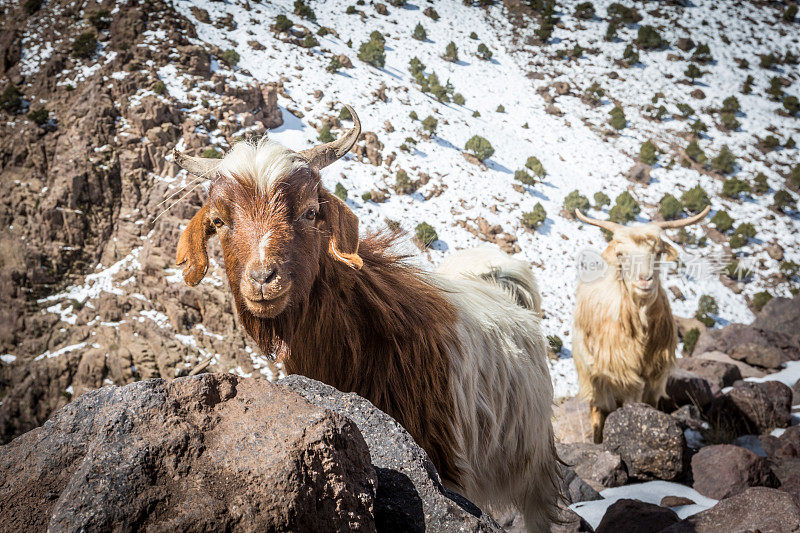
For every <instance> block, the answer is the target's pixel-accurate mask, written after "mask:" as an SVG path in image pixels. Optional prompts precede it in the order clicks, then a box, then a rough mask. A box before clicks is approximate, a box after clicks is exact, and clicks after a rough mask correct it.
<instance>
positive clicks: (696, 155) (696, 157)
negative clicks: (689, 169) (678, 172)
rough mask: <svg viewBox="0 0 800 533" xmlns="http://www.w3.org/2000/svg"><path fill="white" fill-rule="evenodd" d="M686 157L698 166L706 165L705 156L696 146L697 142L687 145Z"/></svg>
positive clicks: (697, 145)
mask: <svg viewBox="0 0 800 533" xmlns="http://www.w3.org/2000/svg"><path fill="white" fill-rule="evenodd" d="M686 155H688V156H689V158H690V159H691V160H692V161H694V162H695V163H698V164H700V165H705V164H706V163H708V157H706V154H705V152H703V150H702V148H700V145H699V144H697V141H692V142H690V143H689V145H688V146H687V147H686Z"/></svg>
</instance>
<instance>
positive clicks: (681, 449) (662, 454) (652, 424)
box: [603, 403, 687, 481]
mask: <svg viewBox="0 0 800 533" xmlns="http://www.w3.org/2000/svg"><path fill="white" fill-rule="evenodd" d="M603 445H604V446H605V448H606V449H607V450H609V451H611V452H613V453H616V454H619V455H620V456H621V457H622V460H623V461H624V462H625V466H626V467H627V469H628V475H629V476H630V477H632V478H635V479H641V480H651V479H664V480H667V481H672V480H675V479H677V478H679V477H680V476H682V475H683V473H684V472H685V471H686V463H687V457H686V455H687V448H686V439H685V438H684V436H683V430H682V429H681V427H680V425H679V424H678V421H677V420H675V419H674V418H672V417H671V416H669V415H668V414H666V413H662V412H661V411H658V410H656V409H653V408H652V407H650V406H649V405H645V404H642V403H635V404H630V405H626V406H624V407H622V408H621V409H617V410H616V411H614V412H613V413H611V414H610V415H608V418H607V419H606V424H605V428H604V429H603Z"/></svg>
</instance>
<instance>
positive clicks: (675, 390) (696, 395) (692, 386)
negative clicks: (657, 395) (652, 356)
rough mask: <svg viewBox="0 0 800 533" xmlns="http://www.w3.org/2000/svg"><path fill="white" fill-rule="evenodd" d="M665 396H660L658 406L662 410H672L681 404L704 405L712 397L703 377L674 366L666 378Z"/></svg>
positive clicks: (709, 401)
mask: <svg viewBox="0 0 800 533" xmlns="http://www.w3.org/2000/svg"><path fill="white" fill-rule="evenodd" d="M666 391H667V397H666V398H662V399H661V401H660V403H659V407H660V408H661V409H662V410H664V411H667V412H669V411H674V410H675V409H677V408H678V407H680V406H682V405H696V406H697V407H701V408H702V407H705V406H706V405H708V404H710V403H711V401H712V400H713V399H714V395H713V393H712V391H711V385H710V384H709V383H708V381H706V380H705V378H703V377H701V376H699V375H697V374H695V373H694V372H689V371H688V370H684V369H682V368H674V369H673V370H672V372H671V373H670V375H669V377H668V378H667V389H666Z"/></svg>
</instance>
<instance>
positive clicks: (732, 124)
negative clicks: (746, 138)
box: [719, 113, 742, 131]
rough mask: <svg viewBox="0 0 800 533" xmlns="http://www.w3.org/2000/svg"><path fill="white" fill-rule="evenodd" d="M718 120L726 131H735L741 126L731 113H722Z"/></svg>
mask: <svg viewBox="0 0 800 533" xmlns="http://www.w3.org/2000/svg"><path fill="white" fill-rule="evenodd" d="M719 120H720V122H721V123H722V127H723V128H725V129H726V130H728V131H736V130H738V129H739V127H740V126H741V125H742V123H741V122H739V121H738V120H737V119H736V115H734V114H733V113H722V114H721V115H720V116H719Z"/></svg>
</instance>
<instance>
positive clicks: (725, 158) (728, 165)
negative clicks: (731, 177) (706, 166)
mask: <svg viewBox="0 0 800 533" xmlns="http://www.w3.org/2000/svg"><path fill="white" fill-rule="evenodd" d="M735 167H736V157H735V156H734V155H733V152H731V149H730V148H728V145H727V144H723V145H722V148H720V150H719V154H718V155H717V157H715V158H714V159H712V160H711V168H713V169H714V170H717V171H719V172H722V173H723V174H730V173H731V172H733V171H734V169H735Z"/></svg>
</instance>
